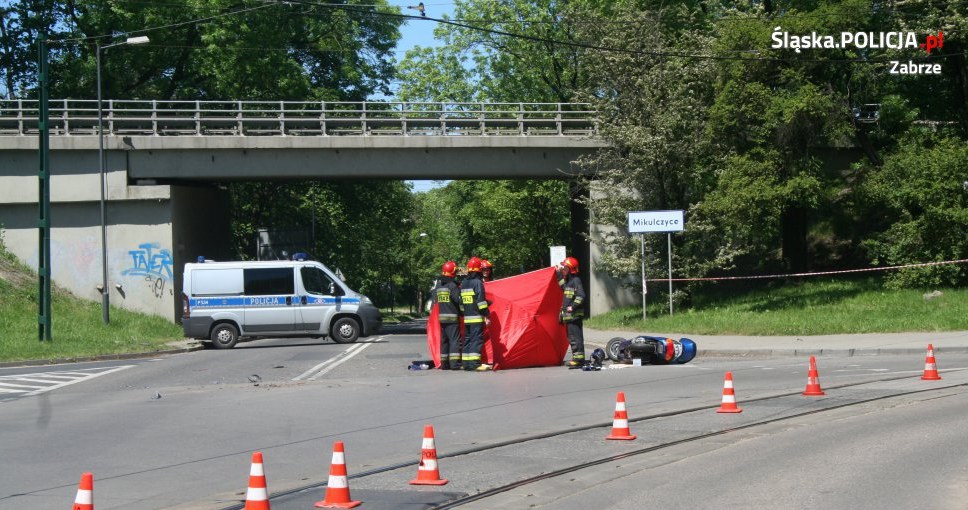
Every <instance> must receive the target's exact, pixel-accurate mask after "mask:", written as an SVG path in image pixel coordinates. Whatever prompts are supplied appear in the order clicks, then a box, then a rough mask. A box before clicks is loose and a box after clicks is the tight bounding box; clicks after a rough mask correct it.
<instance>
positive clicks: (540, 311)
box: [427, 267, 568, 370]
mask: <svg viewBox="0 0 968 510" xmlns="http://www.w3.org/2000/svg"><path fill="white" fill-rule="evenodd" d="M555 276H556V275H555V269H554V268H553V267H549V268H546V269H539V270H537V271H532V272H530V273H525V274H522V275H518V276H512V277H510V278H503V279H500V280H494V281H491V282H486V283H485V284H484V291H485V293H486V294H487V299H488V300H489V301H491V305H490V310H491V326H490V328H488V334H489V336H490V339H489V340H488V339H485V342H484V349H483V350H484V352H483V353H482V361H483V362H484V363H488V364H493V365H494V370H501V369H505V368H522V367H543V366H556V365H560V364H561V361H562V359H564V357H565V353H566V352H567V351H568V337H567V334H566V333H565V326H564V325H563V324H560V323H559V322H558V312H559V311H560V310H561V288H560V287H558V282H557V281H556V280H555ZM437 313H438V312H437V307H436V306H434V307H433V310H432V311H431V313H430V320H429V321H427V349H428V350H429V351H430V356H431V358H433V360H434V365H435V366H437V367H439V366H440V323H439V322H438V321H437Z"/></svg>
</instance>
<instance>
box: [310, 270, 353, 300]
mask: <svg viewBox="0 0 968 510" xmlns="http://www.w3.org/2000/svg"><path fill="white" fill-rule="evenodd" d="M300 272H301V274H302V280H303V286H304V287H305V288H306V292H308V293H310V294H316V295H320V296H332V295H334V294H335V295H342V294H343V293H342V292H340V291H341V290H342V288H341V287H339V286H338V285H336V283H335V282H333V280H332V279H331V278H330V277H329V276H327V275H326V273H324V272H322V271H321V270H320V269H319V268H317V267H303V268H302V269H300Z"/></svg>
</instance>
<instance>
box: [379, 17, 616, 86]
mask: <svg viewBox="0 0 968 510" xmlns="http://www.w3.org/2000/svg"><path fill="white" fill-rule="evenodd" d="M596 3H597V2H592V1H587V0H585V1H580V2H565V1H562V0H533V1H527V0H457V1H456V2H455V5H454V16H455V18H456V19H457V20H459V21H457V22H455V23H451V24H441V25H439V26H438V27H437V28H436V29H435V30H434V35H435V37H436V38H437V39H439V40H441V41H443V42H444V46H442V47H440V48H437V49H433V50H428V49H416V50H413V51H410V52H408V53H407V55H406V56H405V57H404V60H403V62H402V63H401V64H400V69H401V88H400V91H399V92H398V95H399V97H400V98H401V99H403V100H405V101H417V100H423V101H426V100H448V101H510V102H519V101H528V102H568V101H571V100H572V99H573V98H574V96H575V93H576V91H577V90H578V89H579V88H581V87H583V86H585V85H586V84H588V83H589V81H588V80H589V75H588V74H587V72H586V70H585V67H584V57H583V55H584V50H583V49H582V48H580V47H576V46H566V45H562V44H554V43H553V42H551V41H565V42H578V40H577V39H576V34H577V24H578V22H577V21H576V18H575V17H573V16H571V14H572V13H573V12H576V11H579V9H580V8H582V7H583V6H592V5H594V4H596ZM515 35H518V36H524V37H516V36H515ZM469 85H470V86H469ZM449 93H454V94H456V95H455V96H448V95H447V94H449Z"/></svg>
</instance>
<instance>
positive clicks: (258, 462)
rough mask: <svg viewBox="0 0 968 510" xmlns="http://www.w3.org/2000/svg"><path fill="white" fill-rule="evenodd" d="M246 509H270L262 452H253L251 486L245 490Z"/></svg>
mask: <svg viewBox="0 0 968 510" xmlns="http://www.w3.org/2000/svg"><path fill="white" fill-rule="evenodd" d="M245 510H269V492H268V491H267V490H266V472H265V469H264V468H263V466H262V452H255V453H253V454H252V467H251V468H250V469H249V488H248V490H246V491H245Z"/></svg>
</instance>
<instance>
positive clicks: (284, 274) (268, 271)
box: [243, 267, 296, 296]
mask: <svg viewBox="0 0 968 510" xmlns="http://www.w3.org/2000/svg"><path fill="white" fill-rule="evenodd" d="M243 274H244V275H245V294H246V295H247V296H260V295H261V296H266V295H278V294H293V293H295V292H296V290H295V289H296V286H295V283H294V279H293V272H292V268H291V267H260V268H254V269H246V270H245V271H243Z"/></svg>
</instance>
